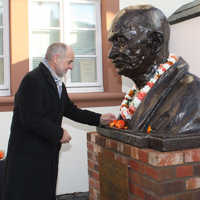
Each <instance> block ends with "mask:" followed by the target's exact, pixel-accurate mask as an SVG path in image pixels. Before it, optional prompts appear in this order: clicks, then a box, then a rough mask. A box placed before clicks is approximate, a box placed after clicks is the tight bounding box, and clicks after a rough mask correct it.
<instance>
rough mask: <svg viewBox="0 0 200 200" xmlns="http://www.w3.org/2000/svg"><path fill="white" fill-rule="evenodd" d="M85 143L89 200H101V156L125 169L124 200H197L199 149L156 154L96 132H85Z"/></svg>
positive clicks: (199, 163)
mask: <svg viewBox="0 0 200 200" xmlns="http://www.w3.org/2000/svg"><path fill="white" fill-rule="evenodd" d="M87 140H88V144H87V145H88V170H89V192H90V200H100V199H101V200H104V199H102V198H100V196H101V195H100V191H102V190H101V188H100V186H101V183H100V180H101V179H100V177H101V176H102V174H100V168H101V166H100V159H99V158H100V157H101V156H102V155H103V156H104V155H106V157H107V158H110V160H115V161H117V162H118V163H119V162H120V163H121V164H123V166H125V167H127V169H128V195H127V196H128V197H127V198H128V199H127V200H143V199H144V200H200V148H198V149H187V150H181V151H173V152H159V151H156V150H152V149H140V148H137V147H134V146H131V145H128V144H124V143H121V142H118V141H116V140H112V139H110V138H107V137H104V136H101V135H100V134H98V133H97V132H91V133H88V135H87ZM112 167H113V168H115V165H113V166H112ZM105 200H115V199H114V198H112V197H110V198H107V199H105ZM121 200H126V199H121Z"/></svg>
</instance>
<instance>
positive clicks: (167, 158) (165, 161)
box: [148, 151, 183, 167]
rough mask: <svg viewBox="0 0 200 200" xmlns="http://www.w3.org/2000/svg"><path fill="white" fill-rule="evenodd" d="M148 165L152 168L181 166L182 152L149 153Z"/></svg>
mask: <svg viewBox="0 0 200 200" xmlns="http://www.w3.org/2000/svg"><path fill="white" fill-rule="evenodd" d="M148 158H149V160H148V163H149V164H150V165H153V166H157V167H161V166H172V165H179V164H183V152H181V151H174V152H158V151H152V152H149V157H148Z"/></svg>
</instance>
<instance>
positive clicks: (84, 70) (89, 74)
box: [71, 58, 97, 83]
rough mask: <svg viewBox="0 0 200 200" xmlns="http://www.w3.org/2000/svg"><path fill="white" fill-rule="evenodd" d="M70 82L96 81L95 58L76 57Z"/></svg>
mask: <svg viewBox="0 0 200 200" xmlns="http://www.w3.org/2000/svg"><path fill="white" fill-rule="evenodd" d="M71 82H81V83H88V82H97V70H96V58H76V59H75V61H74V64H73V69H72V73H71Z"/></svg>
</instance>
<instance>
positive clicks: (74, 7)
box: [70, 3, 96, 28]
mask: <svg viewBox="0 0 200 200" xmlns="http://www.w3.org/2000/svg"><path fill="white" fill-rule="evenodd" d="M70 6H71V7H70V10H71V16H72V27H73V28H95V26H96V19H95V5H94V4H86V3H71V4H70Z"/></svg>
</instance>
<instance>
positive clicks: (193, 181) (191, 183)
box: [186, 177, 200, 190]
mask: <svg viewBox="0 0 200 200" xmlns="http://www.w3.org/2000/svg"><path fill="white" fill-rule="evenodd" d="M198 188H200V177H192V178H189V179H188V180H186V189H187V190H194V189H198Z"/></svg>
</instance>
